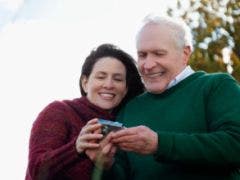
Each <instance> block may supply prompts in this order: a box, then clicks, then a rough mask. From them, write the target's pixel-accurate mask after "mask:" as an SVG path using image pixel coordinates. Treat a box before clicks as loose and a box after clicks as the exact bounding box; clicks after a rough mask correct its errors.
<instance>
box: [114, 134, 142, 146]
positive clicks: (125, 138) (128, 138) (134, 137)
mask: <svg viewBox="0 0 240 180" xmlns="http://www.w3.org/2000/svg"><path fill="white" fill-rule="evenodd" d="M138 141H139V136H137V135H136V134H133V135H124V136H120V137H117V138H114V137H113V138H112V140H111V142H112V143H116V144H118V143H123V142H125V143H137V142H138Z"/></svg>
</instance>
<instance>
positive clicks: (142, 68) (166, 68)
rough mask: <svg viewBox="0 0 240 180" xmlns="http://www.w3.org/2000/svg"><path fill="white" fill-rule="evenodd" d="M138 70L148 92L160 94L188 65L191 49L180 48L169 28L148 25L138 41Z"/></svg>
mask: <svg viewBox="0 0 240 180" xmlns="http://www.w3.org/2000/svg"><path fill="white" fill-rule="evenodd" d="M137 53H138V68H139V72H140V74H141V76H142V78H143V80H144V84H145V87H146V89H147V91H149V92H152V93H155V94H158V93H162V92H163V91H165V90H166V88H167V86H168V84H169V83H170V81H171V80H173V79H174V78H175V77H176V76H177V75H178V74H179V73H180V72H181V71H182V70H183V69H184V68H185V67H186V65H187V61H188V58H189V55H190V49H189V48H187V47H186V48H179V47H177V45H176V44H175V41H174V40H173V37H172V34H171V31H170V30H169V29H168V28H167V27H161V26H159V25H156V24H148V25H146V26H145V27H143V29H142V30H141V32H140V34H139V35H138V39H137Z"/></svg>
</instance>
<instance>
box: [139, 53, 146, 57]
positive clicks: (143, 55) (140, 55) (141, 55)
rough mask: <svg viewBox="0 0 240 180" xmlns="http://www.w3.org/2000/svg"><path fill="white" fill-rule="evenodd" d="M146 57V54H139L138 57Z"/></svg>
mask: <svg viewBox="0 0 240 180" xmlns="http://www.w3.org/2000/svg"><path fill="white" fill-rule="evenodd" d="M146 56H147V54H146V53H138V57H139V58H144V57H146Z"/></svg>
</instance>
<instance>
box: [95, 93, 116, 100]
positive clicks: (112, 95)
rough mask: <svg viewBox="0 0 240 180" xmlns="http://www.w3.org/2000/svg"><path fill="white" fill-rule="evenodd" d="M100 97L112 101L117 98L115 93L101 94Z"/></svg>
mask: <svg viewBox="0 0 240 180" xmlns="http://www.w3.org/2000/svg"><path fill="white" fill-rule="evenodd" d="M99 95H100V96H101V97H102V98H104V99H112V98H114V97H115V94H113V93H99Z"/></svg>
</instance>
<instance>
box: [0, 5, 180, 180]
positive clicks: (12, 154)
mask: <svg viewBox="0 0 240 180" xmlns="http://www.w3.org/2000/svg"><path fill="white" fill-rule="evenodd" d="M175 3H176V1H175V0H169V1H165V0H141V1H139V0H131V1H129V0H101V1H100V0H87V1H83V0H51V1H49V0H41V1H39V0H0V82H1V93H0V108H1V111H0V115H1V118H0V119H1V124H2V125H1V126H0V133H1V134H0V142H1V151H0V159H1V161H0V168H1V173H0V179H9V180H18V179H24V177H25V172H26V166H27V156H28V141H29V136H30V130H31V127H32V123H33V122H34V120H35V119H36V117H37V115H38V113H39V112H40V111H41V110H42V109H43V108H44V107H45V106H46V105H47V104H49V103H50V102H52V101H54V100H63V99H73V98H77V97H80V92H79V87H78V79H79V76H80V72H81V65H82V62H83V60H84V58H85V57H86V56H87V55H88V54H89V52H90V51H91V50H92V49H93V48H94V47H96V46H98V45H100V44H101V43H114V44H116V45H118V46H119V47H120V48H122V49H123V50H125V51H127V52H129V53H130V54H131V55H133V56H134V57H135V56H136V55H135V33H136V31H137V27H138V26H139V24H140V22H141V20H142V19H143V18H144V16H146V15H147V14H149V13H158V14H162V15H164V14H165V11H166V7H167V5H171V6H174V4H175Z"/></svg>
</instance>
